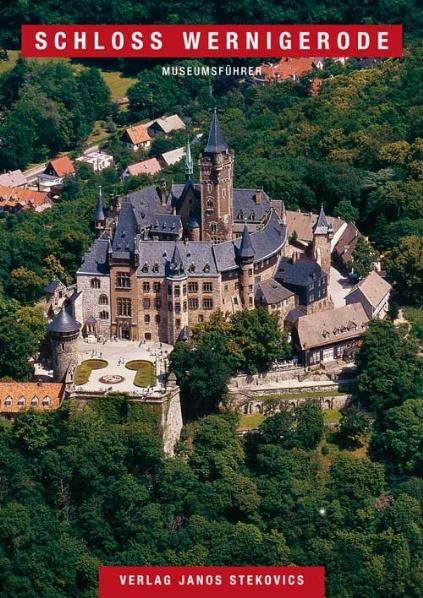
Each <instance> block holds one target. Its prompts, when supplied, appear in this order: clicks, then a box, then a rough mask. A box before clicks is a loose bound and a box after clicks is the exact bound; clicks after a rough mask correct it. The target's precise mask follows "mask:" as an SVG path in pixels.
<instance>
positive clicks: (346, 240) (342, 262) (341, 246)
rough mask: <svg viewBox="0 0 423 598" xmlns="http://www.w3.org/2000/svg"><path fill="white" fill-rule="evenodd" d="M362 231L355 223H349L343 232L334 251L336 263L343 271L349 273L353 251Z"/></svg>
mask: <svg viewBox="0 0 423 598" xmlns="http://www.w3.org/2000/svg"><path fill="white" fill-rule="evenodd" d="M359 236H360V231H359V230H358V228H357V227H356V226H355V224H354V223H353V222H348V224H347V226H346V227H345V228H344V230H343V231H342V234H341V236H340V237H339V239H338V241H337V243H336V245H335V247H334V249H333V257H334V262H335V263H336V264H337V265H338V266H339V267H340V268H341V270H343V271H344V272H347V271H348V270H349V269H350V265H351V264H352V261H353V255H352V254H353V251H354V249H355V248H356V245H357V240H358V237H359Z"/></svg>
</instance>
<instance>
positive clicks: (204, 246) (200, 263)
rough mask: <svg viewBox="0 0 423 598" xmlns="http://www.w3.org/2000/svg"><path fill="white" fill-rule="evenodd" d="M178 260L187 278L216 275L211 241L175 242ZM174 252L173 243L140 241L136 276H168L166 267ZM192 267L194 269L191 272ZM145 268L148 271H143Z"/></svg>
mask: <svg viewBox="0 0 423 598" xmlns="http://www.w3.org/2000/svg"><path fill="white" fill-rule="evenodd" d="M176 246H177V248H178V253H179V259H180V260H181V261H182V264H183V267H184V271H185V273H186V274H187V275H188V276H189V275H190V274H191V275H192V276H214V275H217V268H216V263H215V260H214V256H213V243H212V242H211V241H186V242H184V241H177V242H176ZM174 251H175V242H174V241H140V244H139V256H140V265H139V268H138V271H137V276H141V277H142V276H148V277H151V276H157V277H163V276H166V275H167V274H168V265H169V263H170V261H171V259H172V256H173V254H174ZM192 265H194V266H195V269H194V270H192ZM146 266H147V268H148V270H147V271H143V270H145V267H146Z"/></svg>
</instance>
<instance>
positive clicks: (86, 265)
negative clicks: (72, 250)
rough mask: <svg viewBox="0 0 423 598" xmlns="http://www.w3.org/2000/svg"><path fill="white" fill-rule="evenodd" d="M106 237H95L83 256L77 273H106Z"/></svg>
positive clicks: (98, 274)
mask: <svg viewBox="0 0 423 598" xmlns="http://www.w3.org/2000/svg"><path fill="white" fill-rule="evenodd" d="M108 247H109V241H108V239H96V240H95V241H94V243H93V244H92V245H91V247H90V248H89V249H88V251H87V253H86V254H85V255H84V257H83V261H82V264H81V265H80V267H79V268H78V272H77V274H89V275H92V276H104V275H105V274H107V273H108V271H109V270H108V265H107V250H108Z"/></svg>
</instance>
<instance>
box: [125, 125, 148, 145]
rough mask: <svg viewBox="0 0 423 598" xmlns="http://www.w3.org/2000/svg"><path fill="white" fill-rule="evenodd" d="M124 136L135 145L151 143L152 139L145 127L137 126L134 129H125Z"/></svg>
mask: <svg viewBox="0 0 423 598" xmlns="http://www.w3.org/2000/svg"><path fill="white" fill-rule="evenodd" d="M124 135H127V136H128V138H129V140H130V142H131V143H133V144H134V145H138V144H139V143H146V142H147V141H151V137H150V135H149V134H148V131H147V129H146V127H145V125H135V126H134V127H128V128H127V129H125V131H124Z"/></svg>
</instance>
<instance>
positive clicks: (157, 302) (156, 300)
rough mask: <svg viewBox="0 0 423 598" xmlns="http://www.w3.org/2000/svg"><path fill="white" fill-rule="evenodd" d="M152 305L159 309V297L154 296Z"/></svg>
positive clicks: (160, 304) (160, 303)
mask: <svg viewBox="0 0 423 598" xmlns="http://www.w3.org/2000/svg"><path fill="white" fill-rule="evenodd" d="M154 305H155V307H156V308H157V309H160V307H161V306H162V302H161V300H160V297H156V299H155V300H154Z"/></svg>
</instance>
